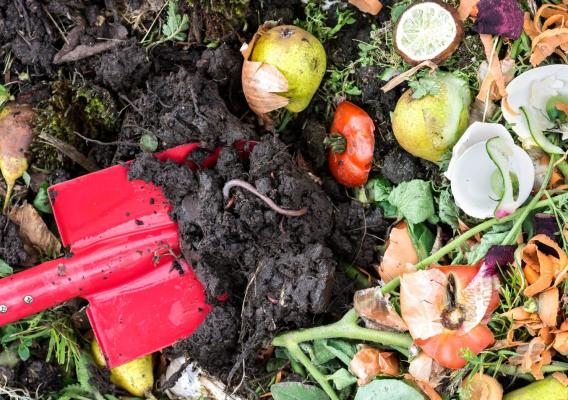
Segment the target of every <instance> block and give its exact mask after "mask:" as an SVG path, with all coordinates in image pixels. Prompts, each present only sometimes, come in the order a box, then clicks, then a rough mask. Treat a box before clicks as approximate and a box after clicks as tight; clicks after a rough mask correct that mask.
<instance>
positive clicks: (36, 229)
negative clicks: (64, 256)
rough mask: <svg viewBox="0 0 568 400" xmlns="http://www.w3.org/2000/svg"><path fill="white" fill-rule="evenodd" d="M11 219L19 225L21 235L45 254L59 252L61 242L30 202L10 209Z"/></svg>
mask: <svg viewBox="0 0 568 400" xmlns="http://www.w3.org/2000/svg"><path fill="white" fill-rule="evenodd" d="M10 219H11V220H12V221H13V222H14V223H16V224H17V225H19V227H20V235H21V236H22V238H23V239H24V240H25V241H27V242H28V243H30V244H32V245H33V246H34V247H35V248H37V249H39V250H40V251H41V252H42V253H43V254H53V253H59V252H60V251H61V243H59V240H57V238H56V237H55V235H54V234H53V233H52V232H51V231H50V230H49V228H48V227H47V225H46V224H45V222H44V221H43V219H42V218H41V217H40V215H39V213H38V212H37V211H36V209H35V208H34V207H33V206H32V205H31V204H29V203H26V204H23V205H21V206H18V207H13V208H12V209H11V210H10Z"/></svg>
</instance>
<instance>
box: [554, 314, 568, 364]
mask: <svg viewBox="0 0 568 400" xmlns="http://www.w3.org/2000/svg"><path fill="white" fill-rule="evenodd" d="M552 347H553V348H554V350H556V351H557V352H559V353H560V354H562V355H563V356H568V319H566V320H564V322H563V323H562V324H561V325H560V329H559V330H558V332H556V336H555V337H554V342H553V343H552Z"/></svg>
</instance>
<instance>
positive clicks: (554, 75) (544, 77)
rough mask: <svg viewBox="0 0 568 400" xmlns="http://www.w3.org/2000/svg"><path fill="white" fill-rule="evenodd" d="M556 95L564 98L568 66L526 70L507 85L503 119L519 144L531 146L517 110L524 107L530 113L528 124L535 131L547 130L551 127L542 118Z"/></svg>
mask: <svg viewBox="0 0 568 400" xmlns="http://www.w3.org/2000/svg"><path fill="white" fill-rule="evenodd" d="M556 95H562V96H568V65H565V64H556V65H546V66H544V67H538V68H533V69H530V70H528V71H527V72H524V73H522V74H521V75H519V76H517V77H516V78H515V79H513V80H512V81H511V82H510V83H509V84H508V85H507V100H506V101H507V102H508V103H509V107H510V109H511V110H512V111H514V112H517V113H518V114H512V113H511V112H509V111H508V109H507V107H503V106H502V107H501V108H502V109H503V116H504V117H505V120H507V122H509V123H510V124H511V125H512V127H513V130H514V131H515V133H516V134H517V135H519V138H521V140H522V141H523V144H529V145H531V144H532V145H534V141H533V140H532V138H531V134H530V132H529V129H528V126H527V124H526V122H525V121H524V119H523V116H522V115H521V114H520V111H519V107H521V106H524V107H526V108H527V110H528V111H529V112H530V116H531V121H532V122H533V123H534V124H535V125H536V126H535V127H536V128H539V129H543V130H544V129H548V128H551V127H552V126H553V124H552V122H550V121H549V119H548V118H547V116H546V107H545V106H546V102H547V100H548V99H549V98H550V97H552V96H556Z"/></svg>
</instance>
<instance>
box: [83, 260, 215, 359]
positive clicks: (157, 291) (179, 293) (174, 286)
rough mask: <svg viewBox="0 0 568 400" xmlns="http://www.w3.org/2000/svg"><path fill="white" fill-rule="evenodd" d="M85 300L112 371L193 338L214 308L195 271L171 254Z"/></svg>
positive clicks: (98, 339) (89, 315) (96, 335)
mask: <svg viewBox="0 0 568 400" xmlns="http://www.w3.org/2000/svg"><path fill="white" fill-rule="evenodd" d="M174 262H175V265H174ZM87 300H89V303H90V304H89V307H88V308H87V315H88V317H89V320H90V321H91V325H92V327H93V331H94V333H95V337H96V338H97V341H98V343H99V345H100V347H101V350H102V352H103V354H104V355H105V357H106V360H107V366H108V367H109V368H114V367H117V366H119V365H122V364H124V363H126V362H128V361H131V360H133V359H136V358H138V357H141V356H144V355H146V354H150V353H153V352H155V351H158V350H161V349H163V348H164V347H167V346H170V345H172V344H174V343H175V342H176V341H177V340H179V339H183V338H186V337H188V336H190V335H191V334H192V333H193V331H195V329H197V327H198V326H199V325H201V323H202V322H203V321H204V320H205V317H206V316H207V313H208V312H209V311H210V309H211V306H210V305H209V304H207V303H206V301H205V291H204V289H203V286H202V284H201V283H200V282H199V280H198V279H197V277H196V276H195V274H194V273H193V271H192V270H191V268H189V266H188V265H187V264H186V263H185V262H184V261H183V260H175V261H174V260H173V258H172V257H171V256H166V257H164V258H163V260H162V261H161V262H160V263H159V264H158V265H156V266H155V267H154V268H153V269H152V270H151V272H149V273H146V274H143V275H141V276H140V277H138V278H137V279H135V280H132V281H130V282H128V284H126V285H122V286H118V287H114V288H112V289H109V290H106V291H104V292H99V293H96V294H95V295H91V296H88V297H87Z"/></svg>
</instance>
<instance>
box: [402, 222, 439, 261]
mask: <svg viewBox="0 0 568 400" xmlns="http://www.w3.org/2000/svg"><path fill="white" fill-rule="evenodd" d="M408 233H409V234H410V238H411V239H412V243H414V248H415V249H416V252H417V253H418V259H419V260H423V259H425V258H426V257H428V256H429V255H430V252H431V251H432V247H433V246H434V240H435V239H436V238H435V236H434V234H433V233H432V231H430V229H428V227H427V226H426V225H425V224H408Z"/></svg>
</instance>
